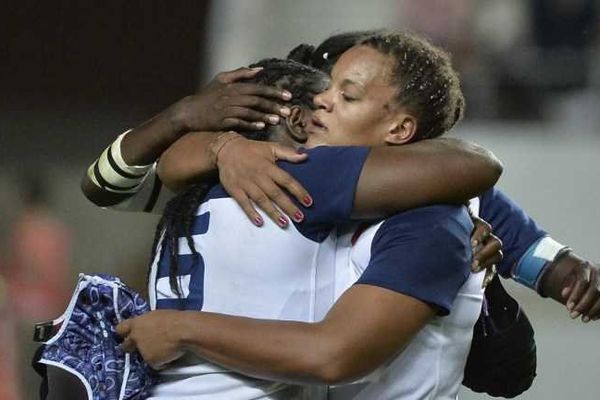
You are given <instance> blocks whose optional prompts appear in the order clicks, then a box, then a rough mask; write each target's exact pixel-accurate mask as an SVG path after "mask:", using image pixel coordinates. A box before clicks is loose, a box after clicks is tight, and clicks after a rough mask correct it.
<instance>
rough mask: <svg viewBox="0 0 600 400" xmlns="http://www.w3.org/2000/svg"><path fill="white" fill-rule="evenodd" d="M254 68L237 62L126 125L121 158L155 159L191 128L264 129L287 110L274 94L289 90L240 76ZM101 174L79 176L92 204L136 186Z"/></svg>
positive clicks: (106, 202) (121, 196) (120, 197)
mask: <svg viewBox="0 0 600 400" xmlns="http://www.w3.org/2000/svg"><path fill="white" fill-rule="evenodd" d="M258 71H259V70H258V69H248V68H240V69H237V70H235V71H229V72H223V73H220V74H218V75H217V76H216V77H215V79H213V81H212V82H211V83H209V84H208V85H207V86H206V87H205V88H204V89H203V90H202V91H201V92H200V93H199V94H196V95H192V96H187V97H185V98H183V99H181V100H179V101H178V102H176V103H175V104H173V105H172V106H170V107H169V108H167V109H166V110H164V111H163V112H161V113H160V114H158V115H156V116H155V117H153V118H152V119H150V120H149V121H147V122H145V123H144V124H142V125H140V126H139V127H137V128H135V129H133V130H132V131H130V132H129V133H128V134H127V135H125V136H124V137H123V140H122V142H121V146H119V147H120V153H121V155H122V159H123V161H124V162H125V164H126V165H129V166H133V165H140V164H141V165H145V164H152V163H154V162H155V161H156V160H157V159H158V158H159V157H160V156H161V154H162V153H163V152H164V151H165V150H166V149H167V148H168V147H169V146H170V145H171V144H172V143H174V142H175V141H176V140H177V139H179V138H180V137H181V136H182V135H184V134H185V133H187V132H190V131H195V130H205V131H216V130H221V129H232V128H242V129H262V128H264V127H265V126H266V123H268V121H270V119H271V118H273V117H275V118H278V115H285V114H286V112H289V111H286V109H285V107H283V108H282V106H281V105H279V104H278V100H282V99H283V100H288V99H289V93H285V92H284V91H281V90H279V89H276V88H272V87H268V86H263V85H254V84H247V83H241V82H238V81H239V80H241V79H244V78H250V77H252V76H254V75H255V74H256V73H257V72H258ZM94 180H96V182H94ZM100 180H101V179H100ZM100 180H99V179H96V178H94V179H92V178H90V176H88V174H87V173H86V174H84V176H83V178H82V182H81V189H82V191H83V193H84V194H85V196H86V197H87V198H88V199H89V200H90V201H92V202H93V203H94V204H96V205H99V206H111V205H114V204H117V203H120V202H122V201H124V200H125V199H127V198H129V197H131V196H132V195H133V194H135V192H136V190H135V189H136V188H132V189H130V190H118V188H117V190H109V189H111V188H110V187H109V186H108V185H106V184H105V183H106V182H99V181H100ZM130 182H132V181H130ZM108 183H110V182H108ZM113 189H114V188H113Z"/></svg>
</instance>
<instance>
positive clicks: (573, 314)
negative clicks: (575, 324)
mask: <svg viewBox="0 0 600 400" xmlns="http://www.w3.org/2000/svg"><path fill="white" fill-rule="evenodd" d="M569 315H570V316H571V318H573V319H575V318H577V317H579V316H580V315H581V313H580V312H579V311H571V314H569Z"/></svg>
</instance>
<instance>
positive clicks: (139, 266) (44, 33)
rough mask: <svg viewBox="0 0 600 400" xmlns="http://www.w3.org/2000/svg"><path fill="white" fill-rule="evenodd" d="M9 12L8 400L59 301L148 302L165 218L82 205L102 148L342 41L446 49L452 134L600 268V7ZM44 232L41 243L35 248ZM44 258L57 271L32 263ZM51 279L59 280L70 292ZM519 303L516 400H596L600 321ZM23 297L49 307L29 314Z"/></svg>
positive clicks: (4, 327) (1, 17) (468, 0)
mask: <svg viewBox="0 0 600 400" xmlns="http://www.w3.org/2000/svg"><path fill="white" fill-rule="evenodd" d="M0 10H1V11H0V34H1V35H0V37H1V38H2V39H0V59H1V60H2V61H1V62H0V187H1V189H0V317H1V319H0V379H2V385H0V386H3V387H4V388H5V389H4V392H3V391H2V389H0V399H1V400H11V399H12V397H10V396H12V395H11V394H10V393H9V389H10V385H9V384H8V385H7V383H8V382H11V381H14V380H15V379H17V378H15V376H16V375H17V374H18V371H20V370H21V369H23V367H22V365H24V363H25V362H26V361H24V360H25V359H26V357H28V354H29V352H30V351H31V348H30V346H27V345H25V344H24V343H26V342H28V340H29V335H30V333H29V332H30V331H29V328H25V327H26V326H29V323H30V320H34V319H35V320H37V319H42V320H43V319H51V318H54V317H56V316H57V315H58V314H57V313H58V312H59V311H62V309H63V308H64V305H63V304H61V305H60V306H57V305H56V303H57V302H58V303H59V304H60V301H58V300H57V299H60V298H62V297H61V296H64V293H65V290H66V291H67V292H69V291H70V290H71V287H72V285H73V283H74V282H75V277H76V275H77V273H79V272H108V273H114V274H118V275H120V276H122V277H123V278H124V280H126V281H127V282H130V283H131V284H132V285H133V286H136V287H138V288H143V285H144V280H145V276H146V272H145V265H146V262H147V260H148V256H149V250H150V244H151V238H152V235H153V233H154V226H155V222H156V218H155V217H153V216H148V215H126V214H123V213H121V214H119V213H116V212H110V211H102V210H100V209H97V208H95V207H93V206H92V205H91V204H90V203H88V202H87V201H86V200H85V199H84V197H83V196H82V194H81V193H80V191H79V186H78V185H79V179H80V177H81V175H82V173H83V172H84V169H85V167H86V166H87V165H88V164H89V163H90V162H91V161H92V160H93V158H94V157H95V156H96V155H97V154H98V153H99V152H100V150H101V149H102V148H103V146H105V145H106V144H107V143H109V142H110V141H111V140H112V139H113V138H114V137H115V136H116V135H117V134H119V133H121V132H122V131H124V130H125V129H127V128H128V127H132V126H135V125H137V124H139V123H141V122H143V121H144V120H145V119H147V118H149V117H150V116H152V115H153V114H155V113H156V112H158V111H160V110H161V109H163V108H164V107H166V106H167V105H169V104H170V103H172V102H174V101H176V100H177V99H179V98H181V97H183V96H185V95H187V94H190V93H192V92H193V91H194V90H197V89H198V88H200V87H201V86H202V85H203V84H204V83H205V82H207V81H208V80H209V79H210V78H211V77H212V76H213V75H214V74H215V73H217V72H219V71H221V70H225V69H233V68H237V67H239V66H241V65H246V64H248V63H250V62H252V61H255V60H258V59H260V58H263V57H267V56H279V57H284V56H285V55H286V54H287V52H288V51H289V50H290V49H291V48H293V47H294V46H296V45H297V44H299V43H301V42H305V43H312V44H317V43H319V42H320V41H321V40H323V39H324V38H326V37H327V36H329V35H330V34H332V33H338V32H342V31H348V30H358V29H369V28H380V27H390V28H410V29H412V30H414V31H416V32H418V33H421V34H424V35H426V36H428V37H429V38H430V39H432V40H433V41H434V42H435V43H437V44H439V45H442V46H443V47H445V48H446V49H447V50H449V51H450V52H451V53H452V54H453V59H454V62H455V64H456V66H457V67H458V69H459V70H460V71H461V75H462V79H463V86H464V90H465V93H466V97H467V106H468V107H467V116H466V119H465V121H464V122H463V123H462V124H460V126H459V127H458V128H456V129H455V130H454V131H453V132H452V135H456V136H459V137H464V138H468V139H470V140H474V141H476V142H479V143H481V144H483V145H485V146H487V147H488V148H490V149H491V150H493V151H494V152H495V153H496V154H497V155H498V156H499V157H500V158H501V159H502V160H503V161H504V163H505V173H504V176H503V177H502V179H501V182H500V185H499V186H500V187H501V188H502V189H504V190H505V191H506V192H507V193H509V194H510V195H511V196H512V197H513V198H514V199H515V200H517V201H518V202H519V203H520V204H521V205H522V206H524V208H525V209H526V210H528V211H529V213H530V214H531V215H532V216H534V217H535V218H536V220H537V221H538V222H541V224H542V225H543V226H544V227H545V229H546V230H548V231H549V232H552V233H553V236H554V237H555V238H557V239H558V240H560V241H562V242H563V243H566V244H569V245H571V246H572V247H574V248H575V249H576V250H577V251H578V252H579V253H580V254H581V255H583V256H584V257H586V258H588V259H591V260H600V208H599V206H598V201H599V200H600V166H599V165H598V161H599V155H600V112H598V111H599V105H600V102H599V99H600V68H599V66H600V52H599V39H600V32H599V29H598V28H599V23H598V22H599V15H600V14H599V10H600V2H599V1H597V0H503V1H493V0H451V1H446V0H414V1H408V0H405V1H401V0H372V1H368V2H365V1H360V0H310V1H309V0H305V1H293V0H219V1H208V0H207V1H196V2H191V1H180V2H166V1H163V2H158V1H141V0H136V1H111V2H99V1H78V2H76V1H67V0H55V1H52V2H41V1H31V0H22V1H19V2H16V1H5V2H2V4H1V5H0ZM35 179H37V180H38V181H41V182H43V183H45V185H46V186H47V189H48V197H47V203H46V205H47V208H46V210H45V211H44V212H43V213H39V212H37V211H33V210H34V209H33V208H31V207H30V206H28V204H29V203H28V202H27V201H25V199H26V198H31V197H32V193H33V194H36V193H37V194H39V193H41V192H40V190H39V187H38V186H39V185H38V186H36V187H38V189H36V190H35V191H33V192H32V189H31V187H32V186H31V185H26V183H31V182H34V181H35ZM26 186H27V187H26ZM24 190H25V191H24ZM24 193H25V194H24ZM27 193H29V195H28V196H26V194H27ZM24 196H25V197H24ZM35 218H38V221H37V223H39V224H41V225H36V224H33V223H31V220H32V219H34V220H35ZM40 226H42V227H44V228H43V229H44V230H43V232H44V233H43V234H40V235H32V234H31V233H29V234H28V233H27V232H31V231H32V229H33V228H32V227H37V228H35V229H33V232H40V228H39V227H40ZM28 229H29V230H28ZM36 229H37V230H36ZM40 242H41V243H40ZM51 246H54V247H51ZM40 249H42V253H43V251H44V250H43V249H46V251H48V250H47V249H52V250H51V251H53V252H54V255H53V256H47V257H43V259H41V260H40V259H36V258H35V257H28V256H31V255H32V254H35V253H36V251H38V252H39V251H40ZM43 254H49V253H48V252H46V253H43ZM27 263H34V264H35V263H38V264H39V265H38V266H34V267H32V269H31V271H37V272H35V274H34V277H33V278H34V279H31V278H32V277H31V276H30V277H29V279H30V280H29V281H28V282H37V283H39V282H40V281H41V282H43V283H44V284H45V285H46V286H48V285H55V286H56V287H55V288H54V289H52V290H54V292H52V290H50V289H48V291H44V290H40V289H39V287H37V286H36V284H35V283H33V284H31V285H30V286H27V284H25V285H24V286H23V287H22V288H21V290H22V291H21V292H20V294H21V295H23V296H24V298H25V299H26V300H22V299H13V300H16V301H15V302H16V303H22V304H24V305H23V307H22V308H23V310H24V311H23V313H22V315H21V316H15V315H14V313H11V312H10V311H11V307H8V306H7V304H8V301H9V300H10V299H8V298H7V297H8V296H7V295H6V290H5V289H6V287H7V285H6V284H4V285H3V284H2V282H6V281H7V280H9V279H10V278H11V277H14V276H15V275H18V274H19V272H18V271H19V270H21V269H22V268H21V267H22V265H23V264H27ZM36 268H38V270H36ZM51 270H52V271H61V272H60V273H56V274H55V275H56V276H59V278H60V279H58V282H53V280H52V279H51V277H52V276H53V275H52V274H51V273H50V272H52V271H51ZM27 279H28V278H27V277H25V281H26V282H27ZM60 281H63V282H62V283H63V284H64V285H65V286H64V287H60V286H61V282H60ZM65 282H66V283H65ZM42 286H43V285H42ZM509 287H510V290H511V293H513V294H515V296H516V297H517V298H518V299H519V300H520V301H521V302H522V304H523V305H524V307H525V309H526V311H527V313H528V314H529V316H530V319H531V320H532V323H533V325H534V327H535V328H536V335H537V342H538V363H539V366H538V377H537V379H536V381H535V383H534V386H533V388H532V389H530V390H529V391H528V392H527V393H525V394H524V395H522V396H521V397H520V398H522V399H564V398H573V399H580V400H591V399H598V396H599V395H598V392H597V390H598V389H597V375H598V371H599V370H600V335H599V333H600V328H599V327H600V325H598V322H596V323H593V324H588V325H584V324H582V323H581V322H580V321H572V320H570V319H569V318H568V316H567V313H566V312H565V311H564V310H563V308H561V307H559V306H558V305H556V304H554V303H553V302H551V301H544V300H542V299H540V298H538V297H536V296H535V295H534V294H532V293H530V292H528V291H527V290H523V289H521V288H519V287H516V286H515V285H512V284H509ZM3 288H4V289H3ZM65 288H66V289H65ZM28 290H31V291H32V292H34V291H36V290H37V291H38V292H36V293H35V294H34V295H32V296H30V297H32V298H31V299H30V298H29V297H27V291H28ZM50 292H52V293H50ZM46 295H47V296H49V297H48V298H49V299H50V300H47V299H45V298H44V297H43V296H46ZM36 296H42V297H41V299H40V298H36ZM52 296H54V297H52ZM28 301H30V303H29V309H28V305H27V304H26V303H27V302H28ZM36 304H42V305H44V304H45V306H44V307H39V306H37V307H36V306H35V305H36ZM11 338H14V341H13V339H11ZM15 341H16V343H18V344H17V345H14V343H15ZM13 361H14V363H13ZM11 363H12V364H11ZM13 364H16V366H11V365H13ZM19 365H20V366H21V367H19ZM415 368H418V366H415ZM24 382H26V383H25V384H24V387H22V388H21V389H22V392H21V394H20V395H19V397H18V398H23V399H28V398H34V395H33V394H32V393H34V392H32V391H31V388H33V387H34V386H35V382H36V381H35V378H34V377H26V378H24ZM461 398H462V399H483V398H486V396H482V395H479V394H474V393H471V392H469V391H468V390H463V391H462V393H461Z"/></svg>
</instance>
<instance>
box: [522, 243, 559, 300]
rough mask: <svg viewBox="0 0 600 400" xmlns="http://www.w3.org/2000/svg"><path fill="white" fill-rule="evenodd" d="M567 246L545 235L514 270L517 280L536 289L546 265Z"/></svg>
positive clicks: (534, 244) (527, 252)
mask: <svg viewBox="0 0 600 400" xmlns="http://www.w3.org/2000/svg"><path fill="white" fill-rule="evenodd" d="M566 247H567V246H565V245H563V244H560V243H558V242H557V241H556V240H554V239H552V238H551V237H550V236H544V237H543V238H540V239H539V240H537V241H536V242H535V243H533V244H532V245H531V246H529V248H528V249H527V251H526V252H525V254H524V255H523V257H521V259H520V260H519V262H518V263H517V264H516V265H515V267H514V269H513V271H512V277H513V279H514V280H515V281H517V282H519V283H521V284H522V285H525V286H527V287H528V288H531V289H533V290H535V291H537V290H538V286H539V281H540V277H541V275H542V272H543V270H544V268H545V267H546V265H548V264H549V263H551V262H552V261H554V259H555V257H556V255H557V254H558V253H559V252H560V251H561V250H563V249H565V248H566Z"/></svg>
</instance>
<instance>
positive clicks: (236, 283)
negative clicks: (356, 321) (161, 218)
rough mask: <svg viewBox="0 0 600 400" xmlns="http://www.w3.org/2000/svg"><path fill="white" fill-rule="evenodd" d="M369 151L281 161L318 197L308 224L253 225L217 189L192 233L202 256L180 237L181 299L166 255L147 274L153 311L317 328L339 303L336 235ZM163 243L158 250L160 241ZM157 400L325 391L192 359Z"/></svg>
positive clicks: (308, 211) (171, 372) (165, 376)
mask: <svg viewBox="0 0 600 400" xmlns="http://www.w3.org/2000/svg"><path fill="white" fill-rule="evenodd" d="M367 154H368V149H367V148H364V147H318V148H315V149H312V150H309V151H308V155H309V159H308V161H307V162H304V163H301V164H282V167H284V168H285V169H287V170H288V171H290V172H291V173H293V175H294V176H295V178H296V179H297V180H298V181H299V182H300V183H301V184H302V185H303V186H304V187H305V188H306V189H307V190H308V192H309V193H311V195H312V196H313V200H314V204H313V206H312V207H309V208H305V209H304V214H305V219H304V221H303V222H301V223H299V224H293V225H290V226H289V227H288V228H287V229H286V230H282V229H281V228H279V227H278V226H276V225H275V224H274V223H272V222H270V221H269V220H268V219H267V217H266V216H264V215H263V216H264V217H265V218H264V219H265V221H266V223H265V225H264V226H263V227H261V228H257V227H256V226H254V225H253V224H252V223H250V222H249V221H248V220H247V217H246V215H245V214H244V213H243V212H242V210H241V208H240V207H239V206H238V205H237V203H235V201H234V200H233V199H231V198H230V197H229V196H228V195H227V194H226V193H225V192H224V190H223V188H222V187H221V186H216V187H214V188H213V189H211V191H210V192H209V194H208V195H207V197H206V199H205V200H204V202H203V203H202V204H201V205H200V207H199V209H198V211H197V213H196V217H195V220H194V223H193V227H192V234H193V241H194V245H195V248H196V250H197V252H198V253H199V257H197V258H196V264H193V261H194V256H193V255H192V252H191V250H190V248H189V246H188V244H187V241H186V239H185V238H180V239H179V253H178V264H179V267H178V282H179V287H180V293H181V297H178V296H177V295H176V293H174V292H173V291H172V290H171V287H170V285H169V264H170V262H169V249H166V250H167V251H165V252H163V253H162V256H161V252H160V251H157V255H156V257H155V259H154V260H153V263H152V266H151V272H150V285H149V294H150V305H151V308H153V309H161V308H169V309H182V310H202V311H209V312H217V313H224V314H230V315H238V316H245V317H254V318H263V319H280V320H296V321H304V322H312V321H316V320H320V319H322V318H323V317H324V315H325V313H326V312H327V311H328V310H329V308H330V307H331V305H332V304H333V302H334V278H335V238H336V236H335V232H334V227H335V224H336V223H337V222H338V221H347V220H348V219H349V217H350V213H351V211H352V203H353V200H354V192H355V188H356V183H357V181H358V177H359V174H360V171H361V169H362V165H363V163H364V160H365V159H366V156H367ZM161 245H162V244H161ZM160 373H161V376H162V381H163V382H162V383H160V384H158V385H157V386H156V388H155V390H154V391H153V397H151V398H152V399H167V398H169V399H170V398H173V399H174V398H177V399H187V398H189V399H192V398H193V399H203V398H207V399H208V398H210V399H227V400H233V399H256V398H268V399H290V398H311V399H312V398H316V397H315V396H317V397H318V394H317V393H318V392H323V393H324V392H325V388H318V387H311V388H302V387H299V386H293V385H286V384H280V383H273V382H268V381H263V380H258V379H252V378H248V377H245V376H243V375H239V374H235V373H233V372H231V371H229V370H227V369H224V368H221V367H219V366H217V365H215V364H212V363H210V362H207V361H205V360H202V359H200V358H198V357H195V356H192V355H188V356H186V357H184V358H183V359H181V360H178V361H177V362H175V363H173V365H171V366H170V367H169V368H168V369H166V370H163V371H161V372H160Z"/></svg>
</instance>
